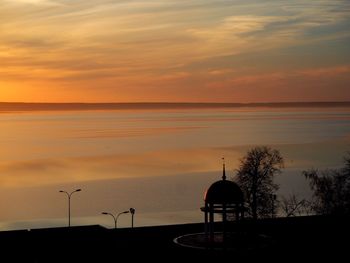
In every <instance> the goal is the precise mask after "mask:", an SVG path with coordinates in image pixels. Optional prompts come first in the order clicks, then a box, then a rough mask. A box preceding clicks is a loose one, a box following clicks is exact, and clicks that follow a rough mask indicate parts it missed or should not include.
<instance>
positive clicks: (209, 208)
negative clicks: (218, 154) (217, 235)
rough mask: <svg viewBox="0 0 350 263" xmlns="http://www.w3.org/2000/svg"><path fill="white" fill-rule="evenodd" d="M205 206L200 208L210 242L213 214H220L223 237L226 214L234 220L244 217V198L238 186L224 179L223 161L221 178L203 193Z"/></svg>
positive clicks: (212, 235) (212, 234)
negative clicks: (230, 215)
mask: <svg viewBox="0 0 350 263" xmlns="http://www.w3.org/2000/svg"><path fill="white" fill-rule="evenodd" d="M204 201H205V206H204V207H202V208H201V210H202V211H203V212H204V222H205V233H206V236H207V237H209V240H210V242H213V240H214V222H215V218H214V214H221V215H222V222H223V239H224V241H225V237H226V227H225V226H226V222H227V215H228V214H232V215H233V216H234V217H235V219H236V221H239V220H242V219H243V218H244V198H243V192H242V190H241V189H240V188H239V186H238V185H237V184H236V183H234V182H232V181H227V180H226V172H225V163H224V164H223V175H222V180H220V181H217V182H215V183H213V184H212V185H211V186H210V187H209V189H208V190H207V191H206V192H205V195H204Z"/></svg>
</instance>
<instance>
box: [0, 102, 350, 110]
mask: <svg viewBox="0 0 350 263" xmlns="http://www.w3.org/2000/svg"><path fill="white" fill-rule="evenodd" d="M244 107H267V108H325V107H326V108H330V107H350V102H349V101H343V102H271V103H270V102H268V103H211V102H205V103H196V102H178V103H177V102H130V103H24V102H0V111H66V110H156V109H165V110H166V109H220V108H244Z"/></svg>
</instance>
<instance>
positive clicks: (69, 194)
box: [60, 189, 81, 227]
mask: <svg viewBox="0 0 350 263" xmlns="http://www.w3.org/2000/svg"><path fill="white" fill-rule="evenodd" d="M80 191H81V189H76V190H74V191H73V192H71V193H68V192H66V191H63V190H60V193H65V194H66V195H67V197H68V227H70V198H71V196H72V194H74V193H76V192H80Z"/></svg>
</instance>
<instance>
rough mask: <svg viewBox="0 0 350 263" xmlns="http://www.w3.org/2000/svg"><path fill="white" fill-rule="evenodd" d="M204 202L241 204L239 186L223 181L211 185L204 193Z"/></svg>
mask: <svg viewBox="0 0 350 263" xmlns="http://www.w3.org/2000/svg"><path fill="white" fill-rule="evenodd" d="M204 201H205V202H206V203H209V204H210V203H211V204H237V203H242V202H243V192H242V190H241V189H240V188H239V186H238V185H237V184H236V183H234V182H232V181H227V180H225V179H223V180H220V181H217V182H215V183H213V184H212V185H211V186H210V187H209V189H208V190H207V191H206V192H205V195H204Z"/></svg>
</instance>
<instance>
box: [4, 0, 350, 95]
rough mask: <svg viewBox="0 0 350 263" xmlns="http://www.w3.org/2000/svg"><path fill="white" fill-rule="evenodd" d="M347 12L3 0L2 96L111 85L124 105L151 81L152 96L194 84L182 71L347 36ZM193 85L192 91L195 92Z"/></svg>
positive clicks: (320, 6) (254, 4) (318, 4)
mask: <svg viewBox="0 0 350 263" xmlns="http://www.w3.org/2000/svg"><path fill="white" fill-rule="evenodd" d="M349 5H350V4H349V2H348V1H340V0H339V1H325V0H319V1H312V2H305V1H301V0H293V1H277V2H276V1H268V2H264V3H262V2H261V1H222V0H217V1H199V0H190V1H180V0H177V1H153V0H152V1H146V0H137V1H111V0H103V1H97V0H96V1H65V0H51V1H49V0H47V1H44V0H42V1H40V0H17V1H7V0H0V24H1V27H0V31H1V34H0V59H1V61H2V67H1V70H0V76H1V79H2V82H4V81H6V82H7V83H8V84H7V86H8V89H10V87H11V86H19V87H22V88H23V89H25V88H30V86H43V87H44V86H50V87H53V88H55V89H57V90H58V89H60V88H59V87H62V89H63V88H64V87H66V88H68V87H69V88H70V89H71V90H72V94H73V93H78V91H79V92H82V91H83V90H84V89H85V87H86V86H92V87H95V88H96V89H97V88H99V89H101V88H103V87H106V88H108V89H110V86H111V85H112V84H111V83H112V82H113V81H114V83H119V84H118V87H116V89H118V93H122V94H124V95H125V96H126V97H130V98H131V97H132V94H131V93H129V92H128V88H129V87H133V88H135V89H140V87H141V86H143V85H145V89H147V88H148V83H149V80H150V79H152V80H154V79H155V81H157V82H158V83H161V84H159V85H161V86H159V87H158V89H162V86H163V85H168V86H170V87H171V86H172V85H173V84H172V83H170V82H174V77H175V78H178V79H179V81H182V80H183V78H181V77H180V75H179V74H178V73H177V72H185V74H187V76H186V78H190V79H191V81H190V82H189V83H190V84H191V85H192V84H193V83H195V82H197V80H196V76H197V72H195V71H189V70H188V68H190V67H191V65H193V64H196V63H203V62H207V61H209V60H211V61H212V63H213V65H211V66H210V68H211V69H213V68H215V70H216V72H222V69H221V68H220V67H218V66H214V64H216V65H217V64H218V63H219V61H220V59H221V58H222V57H224V56H237V55H244V54H250V53H252V52H255V53H259V52H260V53H265V52H273V51H274V50H279V49H283V48H288V47H294V46H307V45H314V44H315V43H319V42H327V41H331V40H334V39H339V38H345V37H349V35H350V33H349V31H348V30H347V28H348V27H347V26H346V25H349V24H350V18H349V9H350V7H349ZM241 66H244V65H241ZM223 67H224V68H225V70H226V69H227V65H223ZM256 67H260V68H264V65H263V64H261V63H260V64H257V65H256ZM215 70H214V71H215ZM214 71H213V70H212V72H214ZM210 75H211V76H213V77H218V74H210ZM214 75H215V76H214ZM221 75H222V74H221ZM154 76H156V77H154ZM157 76H158V78H157ZM167 78H168V80H169V83H168V84H167V82H166V80H167ZM16 79H27V80H28V84H24V83H23V82H22V83H19V82H17V81H16ZM34 81H35V83H36V84H35V85H34V83H33V82H34ZM38 82H41V84H38ZM77 82H79V84H77ZM30 83H31V84H30ZM101 83H103V84H102V85H101ZM178 84H181V83H178ZM3 85H4V84H2V86H3ZM200 85H201V83H200ZM200 85H194V86H193V85H192V88H193V89H197V90H198V91H199V90H200V89H201V86H200ZM101 86H102V87H101ZM123 87H128V88H125V89H124V88H123ZM73 90H75V91H76V92H75V91H73ZM142 93H148V92H147V91H144V92H139V93H138V94H142ZM3 94H5V93H3ZM154 95H155V96H157V93H154ZM169 98H171V96H169ZM102 100H103V99H102Z"/></svg>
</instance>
